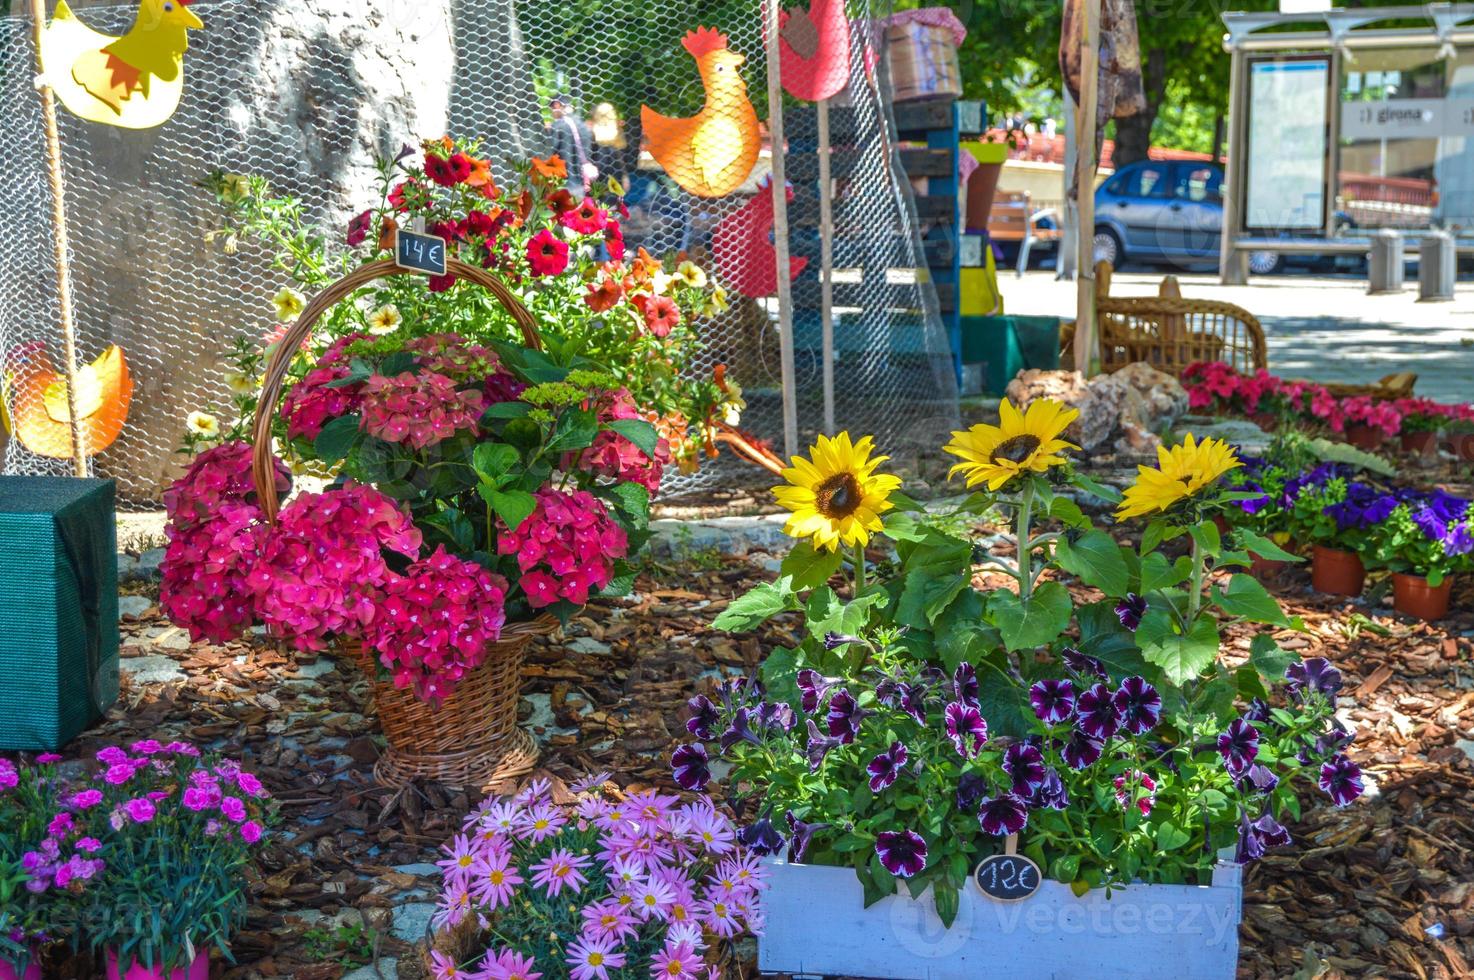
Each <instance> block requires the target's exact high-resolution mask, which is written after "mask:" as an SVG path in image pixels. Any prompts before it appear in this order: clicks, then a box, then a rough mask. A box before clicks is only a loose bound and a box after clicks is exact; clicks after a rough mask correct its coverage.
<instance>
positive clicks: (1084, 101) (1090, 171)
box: [1075, 0, 1100, 378]
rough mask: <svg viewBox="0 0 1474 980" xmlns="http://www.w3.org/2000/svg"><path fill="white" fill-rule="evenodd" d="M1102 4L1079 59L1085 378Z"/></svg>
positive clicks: (1078, 324) (1091, 307)
mask: <svg viewBox="0 0 1474 980" xmlns="http://www.w3.org/2000/svg"><path fill="white" fill-rule="evenodd" d="M1099 83H1100V0H1085V50H1084V51H1082V52H1081V58H1080V105H1079V108H1078V112H1079V116H1078V119H1079V122H1078V124H1077V125H1076V126H1075V133H1076V149H1075V153H1076V156H1077V157H1078V163H1079V170H1078V171H1077V173H1078V179H1077V180H1076V182H1075V186H1076V191H1075V201H1076V208H1075V213H1076V214H1077V215H1079V222H1078V226H1077V227H1078V234H1077V237H1076V240H1075V245H1076V248H1077V249H1078V250H1079V251H1078V253H1077V254H1078V255H1079V258H1078V259H1077V260H1076V261H1077V263H1078V265H1079V270H1078V275H1077V276H1076V278H1075V283H1076V310H1075V370H1077V371H1079V372H1080V373H1081V374H1083V375H1085V377H1087V378H1088V377H1090V376H1091V375H1093V374H1094V373H1095V366H1096V363H1097V358H1096V353H1095V351H1096V322H1095V171H1096V158H1095V133H1096V125H1095V119H1096V111H1097V103H1098V102H1099V100H1100V84H1099Z"/></svg>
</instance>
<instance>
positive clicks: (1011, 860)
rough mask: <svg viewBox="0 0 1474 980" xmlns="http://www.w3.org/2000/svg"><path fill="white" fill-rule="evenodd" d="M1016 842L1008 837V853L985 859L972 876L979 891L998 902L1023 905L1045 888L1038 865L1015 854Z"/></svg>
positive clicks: (1015, 838)
mask: <svg viewBox="0 0 1474 980" xmlns="http://www.w3.org/2000/svg"><path fill="white" fill-rule="evenodd" d="M1017 841H1018V838H1017V837H1016V836H1013V837H1009V839H1008V844H1007V847H1006V849H1005V850H1006V853H1004V854H994V855H993V856H991V857H985V858H983V860H982V861H981V862H980V863H979V864H978V866H977V870H976V871H974V872H973V873H972V880H973V882H974V883H975V884H976V885H977V886H978V890H979V891H981V892H982V893H983V894H984V895H986V896H988V897H989V898H991V899H993V900H994V901H995V902H1022V901H1023V900H1024V899H1026V898H1032V897H1033V896H1034V893H1035V892H1037V891H1038V890H1039V886H1040V885H1042V884H1044V876H1043V875H1041V874H1040V873H1039V865H1037V864H1035V863H1034V862H1033V861H1031V860H1029V859H1028V858H1026V857H1024V856H1023V855H1022V854H1016V853H1014V848H1015V847H1017V846H1018V845H1017Z"/></svg>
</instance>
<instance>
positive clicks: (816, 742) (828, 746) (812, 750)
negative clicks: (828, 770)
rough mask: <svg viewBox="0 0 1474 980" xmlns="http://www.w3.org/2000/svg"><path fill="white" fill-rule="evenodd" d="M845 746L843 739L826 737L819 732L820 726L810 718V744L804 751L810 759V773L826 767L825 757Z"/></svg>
mask: <svg viewBox="0 0 1474 980" xmlns="http://www.w3.org/2000/svg"><path fill="white" fill-rule="evenodd" d="M843 744H844V740H843V739H839V738H835V737H833V736H832V735H825V734H824V733H823V732H821V731H819V726H818V725H816V724H814V720H813V719H812V718H810V719H809V743H808V746H807V747H806V748H805V749H804V754H805V755H807V756H808V759H809V771H810V772H818V771H819V767H820V766H822V765H824V757H825V756H827V755H828V754H829V753H830V752H832V751H833V750H835V749H837V748H839V747H840V746H841V745H843Z"/></svg>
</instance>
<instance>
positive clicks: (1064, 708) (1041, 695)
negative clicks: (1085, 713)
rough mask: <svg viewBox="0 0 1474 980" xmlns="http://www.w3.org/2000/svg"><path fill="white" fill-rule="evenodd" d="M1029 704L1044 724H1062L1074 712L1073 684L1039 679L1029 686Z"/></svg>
mask: <svg viewBox="0 0 1474 980" xmlns="http://www.w3.org/2000/svg"><path fill="white" fill-rule="evenodd" d="M1029 704H1031V705H1033V706H1034V714H1035V716H1037V717H1038V719H1039V720H1040V721H1042V722H1044V724H1046V725H1061V724H1064V723H1065V722H1067V721H1069V720H1070V718H1071V717H1073V716H1074V714H1075V685H1074V684H1071V683H1070V682H1069V681H1056V680H1043V681H1039V682H1038V683H1037V684H1035V685H1034V686H1033V687H1031V688H1029Z"/></svg>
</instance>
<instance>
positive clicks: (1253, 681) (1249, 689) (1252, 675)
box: [1234, 664, 1269, 701]
mask: <svg viewBox="0 0 1474 980" xmlns="http://www.w3.org/2000/svg"><path fill="white" fill-rule="evenodd" d="M1234 679H1235V680H1236V681H1237V683H1238V689H1239V691H1238V693H1239V697H1241V698H1243V699H1244V700H1245V701H1249V700H1252V699H1253V698H1259V699H1260V700H1264V701H1268V700H1269V691H1268V689H1266V688H1265V686H1264V680H1263V679H1262V678H1261V677H1260V676H1259V671H1257V670H1255V669H1254V666H1253V665H1252V664H1241V665H1240V666H1239V669H1238V670H1236V671H1234Z"/></svg>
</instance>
